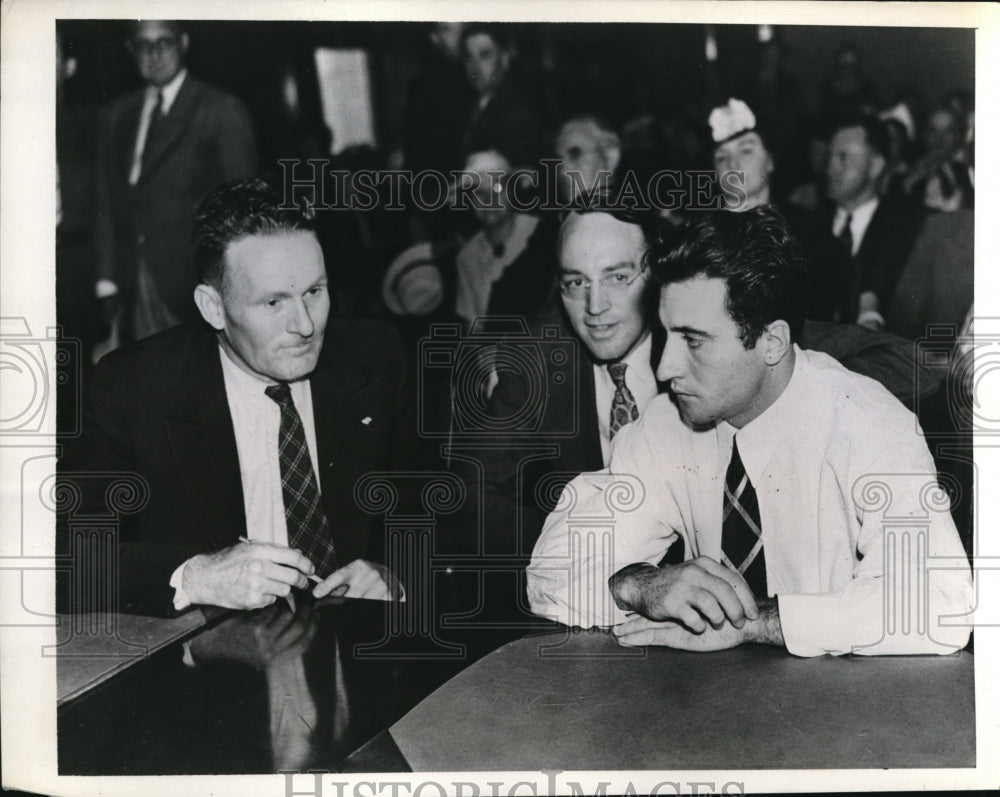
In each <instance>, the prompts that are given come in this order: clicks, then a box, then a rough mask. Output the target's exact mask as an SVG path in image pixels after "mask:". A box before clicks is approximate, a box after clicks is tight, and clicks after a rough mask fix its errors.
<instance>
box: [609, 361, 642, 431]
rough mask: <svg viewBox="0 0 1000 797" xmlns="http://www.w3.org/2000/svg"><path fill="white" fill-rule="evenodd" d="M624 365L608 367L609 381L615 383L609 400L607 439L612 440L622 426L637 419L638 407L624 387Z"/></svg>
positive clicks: (618, 364) (630, 393)
mask: <svg viewBox="0 0 1000 797" xmlns="http://www.w3.org/2000/svg"><path fill="white" fill-rule="evenodd" d="M626 368H628V366H627V365H626V364H625V363H611V364H610V365H609V366H608V373H609V374H611V381H612V382H614V383H615V395H614V397H613V398H612V399H611V426H610V434H609V435H608V437H609V439H613V438H614V436H615V433H616V432H617V431H618V430H619V429H621V428H622V427H623V426H626V425H627V424H630V423H632V421H634V420H636V419H637V418H638V417H639V407H638V406H636V403H635V397H634V396H633V395H632V391H631V390H629V389H628V387H626V385H625V369H626Z"/></svg>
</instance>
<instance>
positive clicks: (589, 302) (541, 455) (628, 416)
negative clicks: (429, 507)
mask: <svg viewBox="0 0 1000 797" xmlns="http://www.w3.org/2000/svg"><path fill="white" fill-rule="evenodd" d="M645 247H646V238H645V232H644V230H643V226H642V225H640V224H639V223H638V219H636V218H628V217H624V216H623V217H616V216H613V215H611V214H609V213H604V212H583V213H577V212H574V213H571V214H569V215H568V216H567V218H566V220H565V221H564V222H563V224H562V227H561V229H560V232H559V238H558V245H557V251H558V254H559V280H560V291H561V294H562V296H561V299H562V301H561V304H562V307H561V308H560V311H559V312H553V313H551V314H549V315H546V316H543V317H541V318H536V319H532V323H531V326H532V327H533V332H535V333H536V334H535V336H534V338H535V342H536V343H537V344H538V350H539V351H540V353H541V355H542V359H541V361H540V362H539V363H538V369H532V368H518V367H510V368H508V367H504V366H503V365H502V364H503V363H505V362H507V363H514V364H516V363H517V362H519V360H520V358H521V357H522V356H523V354H524V353H525V352H527V353H528V355H529V356H530V353H531V352H532V350H533V349H532V348H530V347H528V348H526V347H525V345H524V342H523V341H521V340H519V339H516V338H510V340H509V343H504V344H501V345H500V347H499V349H498V352H497V355H496V362H497V363H500V364H501V365H500V366H498V368H497V377H498V381H497V384H496V387H495V388H494V390H493V392H492V394H491V396H490V399H489V402H488V403H487V406H486V408H485V415H486V416H487V417H490V418H496V419H507V418H517V417H525V416H529V415H530V416H531V417H532V421H531V422H530V427H531V428H530V429H527V428H526V429H525V430H524V431H525V432H530V434H529V435H528V436H527V437H525V438H524V442H525V444H526V446H520V445H519V444H518V443H517V439H518V436H517V435H509V434H507V433H505V432H504V433H498V435H497V439H496V441H495V442H497V443H498V444H501V443H502V444H503V445H497V446H491V447H490V451H489V456H488V457H487V458H485V461H484V462H483V472H482V475H481V476H480V475H479V474H478V473H471V472H470V473H468V474H463V476H464V481H465V483H466V489H467V493H468V495H469V498H468V500H467V503H466V509H467V512H466V514H465V515H464V516H463V517H462V518H461V520H460V523H459V524H456V527H457V528H458V531H459V532H460V533H461V535H462V539H460V540H459V541H458V543H459V547H460V548H461V549H462V550H464V551H469V552H471V551H475V550H479V551H481V552H482V553H485V554H488V555H502V556H511V557H527V556H530V553H531V550H532V547H533V545H534V542H535V539H536V538H537V536H538V533H539V531H540V530H541V527H542V523H543V522H544V520H545V516H546V515H547V514H548V513H549V512H550V511H551V510H552V508H553V506H554V504H555V500H556V498H557V497H558V495H559V492H560V489H561V487H562V485H564V484H565V483H566V482H568V481H570V479H572V478H573V477H574V476H576V475H577V474H579V473H580V472H581V471H589V470H599V469H600V468H602V467H604V464H605V462H606V461H607V457H608V452H609V449H610V444H611V440H612V439H613V437H614V435H615V433H617V432H618V430H619V429H620V428H621V427H622V426H624V425H625V424H627V423H630V422H631V421H633V420H635V419H636V418H637V417H638V416H639V413H640V412H641V411H642V408H643V407H644V406H645V405H646V404H647V403H648V402H649V401H650V400H651V399H652V398H653V397H654V396H655V395H656V394H657V392H658V391H659V389H660V387H661V386H660V385H658V384H657V382H656V377H655V375H654V368H655V364H656V362H657V360H658V358H659V354H660V350H661V349H662V347H663V336H662V334H654V333H653V330H652V326H653V319H654V317H655V309H654V307H653V306H652V304H651V303H650V302H651V300H652V297H651V296H650V293H649V290H648V283H647V275H646V272H645V270H644V269H643V267H642V263H641V261H642V253H643V251H644V250H645ZM567 341H570V342H571V344H570V347H569V350H570V351H573V352H574V353H575V356H569V357H568V359H564V358H563V357H562V356H557V357H551V356H549V354H550V352H549V347H550V346H553V345H559V342H561V343H562V345H565V344H566V342H567ZM505 348H510V349H514V348H517V349H520V350H521V351H520V352H511V354H510V356H508V354H507V353H505V351H504V349H505ZM533 373H538V374H540V375H541V380H542V381H541V382H540V383H539V382H538V381H537V379H533ZM540 391H544V394H542V393H541V392H540ZM456 400H458V401H461V400H462V397H461V396H458V397H457V398H456ZM459 438H461V434H460V433H459V434H457V435H456V439H459ZM528 448H530V449H531V451H530V452H529V451H528ZM459 467H461V466H459ZM480 479H481V481H480ZM480 511H481V512H482V515H479V514H478V513H479V512H480ZM480 518H481V519H480Z"/></svg>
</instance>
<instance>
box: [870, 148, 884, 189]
mask: <svg viewBox="0 0 1000 797" xmlns="http://www.w3.org/2000/svg"><path fill="white" fill-rule="evenodd" d="M886 165H887V164H886V160H885V158H884V157H883V156H881V155H879V154H878V153H877V152H875V153H872V157H871V161H870V162H869V163H868V176H869V177H870V178H871V181H872V182H873V183H877V182H878V181H879V179H880V178H881V177H882V173H883V172H884V171H885V168H886Z"/></svg>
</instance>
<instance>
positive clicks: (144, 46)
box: [128, 36, 180, 57]
mask: <svg viewBox="0 0 1000 797" xmlns="http://www.w3.org/2000/svg"><path fill="white" fill-rule="evenodd" d="M178 44H180V41H179V40H178V39H177V37H176V36H161V37H160V38H158V39H155V40H153V41H150V40H149V39H132V40H131V41H129V45H128V46H129V49H130V50H131V51H132V53H133V54H134V55H138V56H142V57H149V56H150V55H152V54H153V52H154V51H155V52H156V53H158V54H159V53H163V52H166V51H168V50H174V49H176V48H177V45H178Z"/></svg>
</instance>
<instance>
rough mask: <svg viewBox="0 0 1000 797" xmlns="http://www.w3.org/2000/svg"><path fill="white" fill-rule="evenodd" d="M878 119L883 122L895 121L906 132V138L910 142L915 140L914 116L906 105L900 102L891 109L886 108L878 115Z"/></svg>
mask: <svg viewBox="0 0 1000 797" xmlns="http://www.w3.org/2000/svg"><path fill="white" fill-rule="evenodd" d="M878 118H879V119H881V120H882V121H883V122H885V121H887V120H889V119H895V120H896V121H897V122H899V123H900V124H901V125H902V126H903V128H904V129H905V130H906V137H907V138H908V139H910V140H912V139H913V134H914V133H915V132H916V126H915V125H914V124H913V115H912V114H911V113H910V109H909V108H907V107H906V103H903V102H898V103H896V104H895V105H893V106H892V107H891V108H886V109H885V110H884V111H882V113H880V114H879V115H878Z"/></svg>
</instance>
